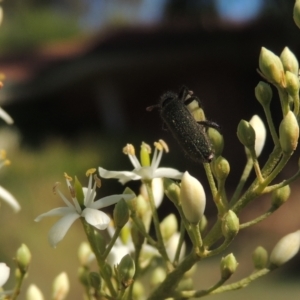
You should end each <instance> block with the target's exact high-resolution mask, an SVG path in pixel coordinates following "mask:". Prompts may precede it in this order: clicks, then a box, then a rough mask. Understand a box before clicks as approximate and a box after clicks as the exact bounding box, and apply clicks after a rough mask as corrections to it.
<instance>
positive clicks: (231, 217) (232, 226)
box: [222, 210, 240, 240]
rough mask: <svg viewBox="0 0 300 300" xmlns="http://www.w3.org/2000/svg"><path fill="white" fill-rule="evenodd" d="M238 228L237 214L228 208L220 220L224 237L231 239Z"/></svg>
mask: <svg viewBox="0 0 300 300" xmlns="http://www.w3.org/2000/svg"><path fill="white" fill-rule="evenodd" d="M239 229H240V222H239V218H238V217H237V215H236V214H235V213H234V212H233V211H232V210H229V211H228V212H227V213H226V214H225V216H224V218H223V222H222V233H223V235H224V237H225V238H226V239H229V240H232V239H233V238H234V237H235V236H236V235H237V233H238V232H239Z"/></svg>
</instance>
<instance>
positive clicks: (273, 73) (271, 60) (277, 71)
mask: <svg viewBox="0 0 300 300" xmlns="http://www.w3.org/2000/svg"><path fill="white" fill-rule="evenodd" d="M259 68H260V71H261V72H262V74H263V75H264V76H265V77H266V79H267V80H269V81H270V82H272V83H275V84H277V85H279V86H284V85H285V84H284V69H283V65H282V62H281V60H280V58H279V57H278V56H277V55H275V54H274V53H273V52H271V51H270V50H268V49H266V48H264V47H262V48H261V51H260V55H259Z"/></svg>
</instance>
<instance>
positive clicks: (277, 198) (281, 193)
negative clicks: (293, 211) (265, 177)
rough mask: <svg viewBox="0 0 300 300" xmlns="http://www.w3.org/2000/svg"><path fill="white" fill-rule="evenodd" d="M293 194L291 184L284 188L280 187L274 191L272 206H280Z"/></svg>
mask: <svg viewBox="0 0 300 300" xmlns="http://www.w3.org/2000/svg"><path fill="white" fill-rule="evenodd" d="M290 194H291V188H290V186H289V185H285V186H284V187H282V188H279V189H277V190H275V191H274V192H272V206H273V207H275V208H278V207H280V206H281V205H282V204H284V203H285V202H286V201H287V200H288V198H289V197H290Z"/></svg>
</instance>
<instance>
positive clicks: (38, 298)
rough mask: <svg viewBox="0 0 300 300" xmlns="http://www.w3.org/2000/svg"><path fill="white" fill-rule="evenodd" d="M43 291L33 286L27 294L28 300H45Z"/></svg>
mask: <svg viewBox="0 0 300 300" xmlns="http://www.w3.org/2000/svg"><path fill="white" fill-rule="evenodd" d="M44 299H45V298H44V296H43V294H42V292H41V290H40V289H39V288H38V287H37V286H36V285H35V284H31V285H30V286H29V287H28V289H27V292H26V300H44Z"/></svg>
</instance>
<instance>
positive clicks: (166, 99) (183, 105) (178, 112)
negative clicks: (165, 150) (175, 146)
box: [147, 86, 220, 163]
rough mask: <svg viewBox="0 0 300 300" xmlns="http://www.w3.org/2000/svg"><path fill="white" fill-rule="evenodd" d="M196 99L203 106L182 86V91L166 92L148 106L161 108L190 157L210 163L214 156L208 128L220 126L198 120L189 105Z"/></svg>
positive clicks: (167, 123)
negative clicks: (156, 102) (157, 102)
mask: <svg viewBox="0 0 300 300" xmlns="http://www.w3.org/2000/svg"><path fill="white" fill-rule="evenodd" d="M193 101H196V102H197V105H198V106H199V108H201V103H200V100H199V99H198V98H197V97H195V96H194V95H193V92H192V91H189V90H188V88H187V87H185V86H184V87H182V88H181V90H180V92H179V93H178V94H177V93H174V92H166V93H165V94H163V95H162V97H161V99H160V102H159V104H157V105H153V106H150V107H148V108H147V110H148V111H151V110H152V109H153V108H159V110H160V115H161V118H162V120H163V122H164V124H166V126H167V127H168V129H169V131H170V132H171V133H172V135H173V136H174V138H175V139H176V140H177V142H178V143H179V145H180V146H181V148H182V149H183V151H184V152H185V153H186V155H187V156H188V157H190V158H191V159H192V160H194V161H195V162H198V163H209V162H211V160H212V159H213V157H214V151H213V148H212V145H211V142H210V140H209V138H208V136H207V133H206V129H207V128H208V127H214V128H216V129H217V130H219V129H220V128H219V126H218V125H217V124H216V123H214V122H210V121H208V120H201V121H196V120H195V118H194V117H193V115H192V114H191V112H190V111H189V109H188V108H187V105H188V104H190V103H191V102H193Z"/></svg>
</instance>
